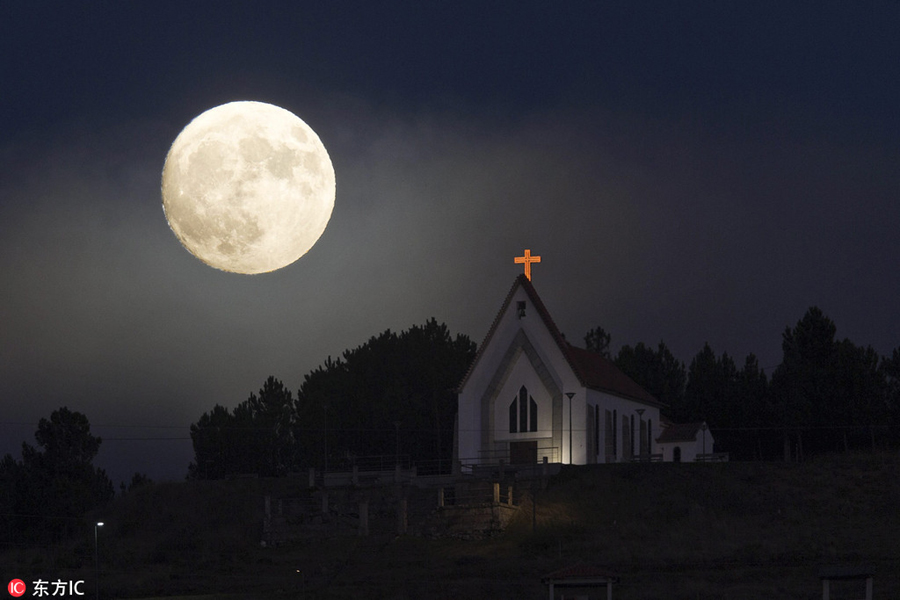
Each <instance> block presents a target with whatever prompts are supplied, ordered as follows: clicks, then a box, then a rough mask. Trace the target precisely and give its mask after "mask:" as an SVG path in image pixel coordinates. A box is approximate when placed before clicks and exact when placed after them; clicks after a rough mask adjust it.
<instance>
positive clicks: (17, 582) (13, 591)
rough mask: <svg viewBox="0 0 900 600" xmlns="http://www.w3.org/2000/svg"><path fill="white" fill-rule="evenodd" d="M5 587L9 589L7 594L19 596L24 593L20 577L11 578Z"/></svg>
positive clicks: (23, 585)
mask: <svg viewBox="0 0 900 600" xmlns="http://www.w3.org/2000/svg"><path fill="white" fill-rule="evenodd" d="M6 589H8V590H9V595H10V596H14V597H16V598H18V597H19V596H24V595H25V589H26V588H25V582H24V581H22V580H21V579H13V580H12V581H10V582H9V585H8V586H6Z"/></svg>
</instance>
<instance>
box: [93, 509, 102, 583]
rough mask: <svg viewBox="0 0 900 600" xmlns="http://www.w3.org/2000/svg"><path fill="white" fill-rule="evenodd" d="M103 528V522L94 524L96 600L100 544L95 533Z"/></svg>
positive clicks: (98, 580) (98, 581)
mask: <svg viewBox="0 0 900 600" xmlns="http://www.w3.org/2000/svg"><path fill="white" fill-rule="evenodd" d="M101 527H103V521H97V522H96V523H95V524H94V591H95V592H96V594H97V596H96V598H97V600H100V543H99V536H98V534H97V531H98V530H99V529H100V528H101Z"/></svg>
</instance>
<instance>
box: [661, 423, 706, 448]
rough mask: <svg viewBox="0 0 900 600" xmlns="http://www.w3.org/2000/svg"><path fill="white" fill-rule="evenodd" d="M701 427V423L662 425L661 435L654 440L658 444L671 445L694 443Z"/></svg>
mask: <svg viewBox="0 0 900 600" xmlns="http://www.w3.org/2000/svg"><path fill="white" fill-rule="evenodd" d="M701 427H703V422H702V421H697V422H696V423H669V424H664V426H663V430H662V433H661V434H659V437H658V438H656V442H657V443H659V444H672V443H675V442H695V441H697V433H698V432H699V431H700V428H701Z"/></svg>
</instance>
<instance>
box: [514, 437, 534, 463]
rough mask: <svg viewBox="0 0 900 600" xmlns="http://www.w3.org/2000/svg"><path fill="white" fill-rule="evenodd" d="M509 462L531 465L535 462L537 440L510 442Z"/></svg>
mask: <svg viewBox="0 0 900 600" xmlns="http://www.w3.org/2000/svg"><path fill="white" fill-rule="evenodd" d="M509 463H510V464H511V465H533V464H535V463H537V441H532V442H510V443H509Z"/></svg>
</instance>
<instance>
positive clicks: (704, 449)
mask: <svg viewBox="0 0 900 600" xmlns="http://www.w3.org/2000/svg"><path fill="white" fill-rule="evenodd" d="M700 429H701V430H703V459H704V460H706V430H707V426H706V421H703V424H702V425H701V426H700Z"/></svg>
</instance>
